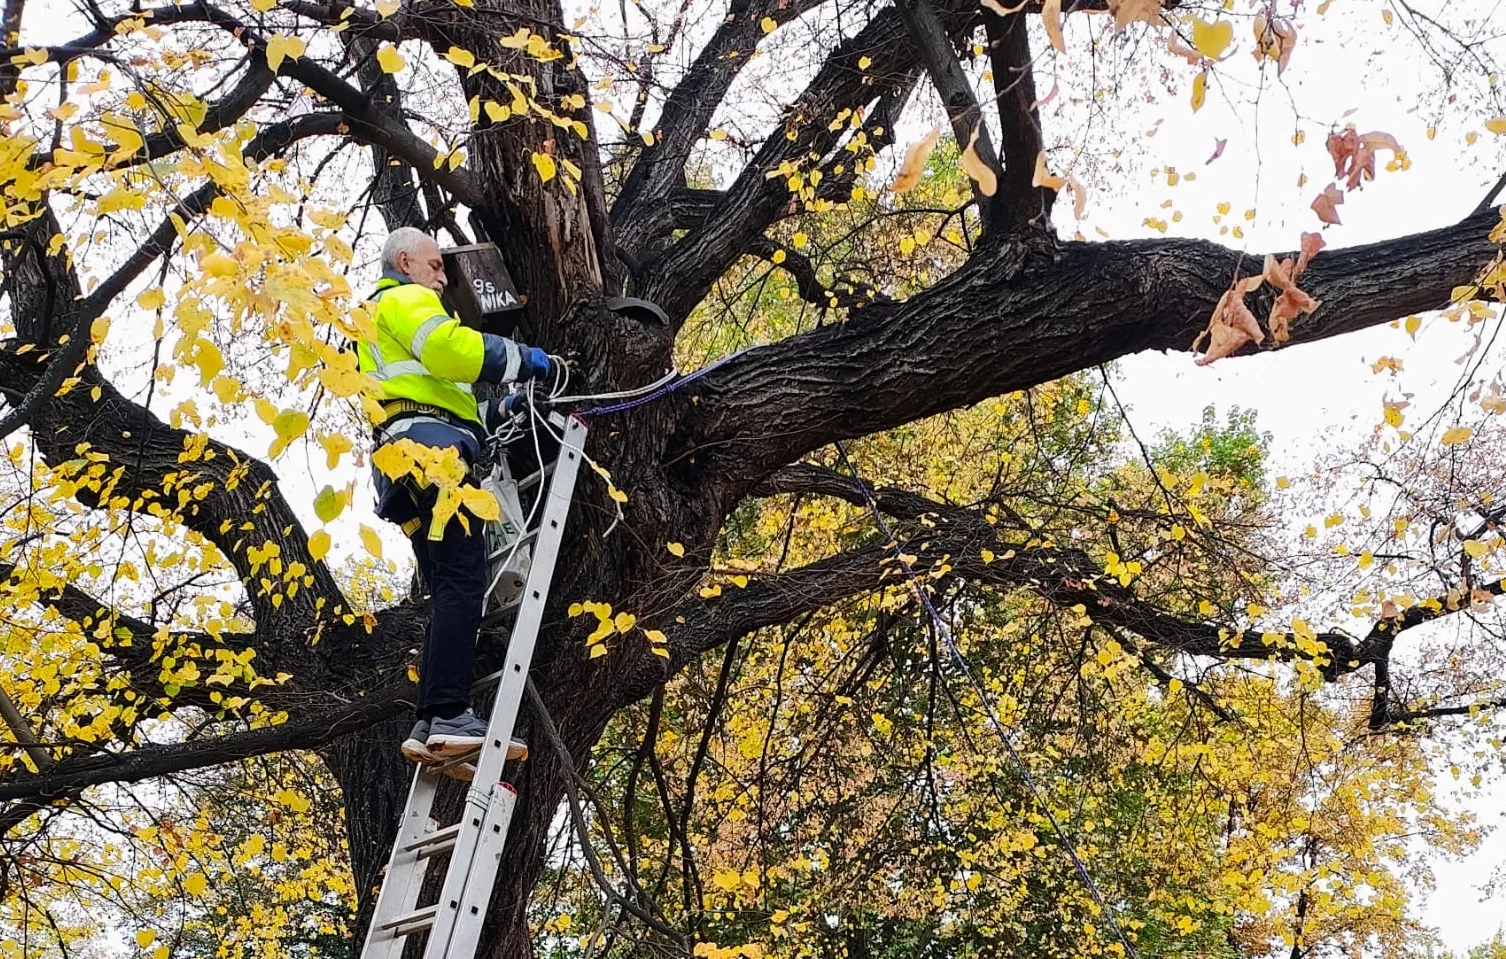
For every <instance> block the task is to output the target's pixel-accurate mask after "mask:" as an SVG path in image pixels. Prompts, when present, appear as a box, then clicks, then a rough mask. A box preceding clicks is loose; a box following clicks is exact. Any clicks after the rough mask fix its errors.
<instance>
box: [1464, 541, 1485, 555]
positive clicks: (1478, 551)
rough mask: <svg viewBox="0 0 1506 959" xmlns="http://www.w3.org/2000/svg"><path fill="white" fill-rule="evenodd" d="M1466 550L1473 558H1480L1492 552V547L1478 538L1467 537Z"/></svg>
mask: <svg viewBox="0 0 1506 959" xmlns="http://www.w3.org/2000/svg"><path fill="white" fill-rule="evenodd" d="M1464 551H1465V552H1466V553H1468V554H1469V555H1470V556H1471V557H1472V558H1473V559H1479V558H1480V557H1481V556H1484V555H1485V554H1486V553H1488V552H1490V547H1489V546H1486V545H1485V544H1484V543H1482V542H1480V541H1479V540H1477V539H1467V540H1465V541H1464Z"/></svg>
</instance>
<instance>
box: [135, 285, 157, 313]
mask: <svg viewBox="0 0 1506 959" xmlns="http://www.w3.org/2000/svg"><path fill="white" fill-rule="evenodd" d="M163 299H164V297H163V295H162V287H160V286H154V287H152V288H151V289H149V290H142V291H141V295H140V296H138V297H136V305H137V306H139V307H141V308H142V309H143V310H155V309H157V308H158V307H160V306H161V305H162V302H163Z"/></svg>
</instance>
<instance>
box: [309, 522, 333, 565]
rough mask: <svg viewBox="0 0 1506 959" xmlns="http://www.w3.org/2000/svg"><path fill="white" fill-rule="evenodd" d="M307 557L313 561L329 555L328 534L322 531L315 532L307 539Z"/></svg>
mask: <svg viewBox="0 0 1506 959" xmlns="http://www.w3.org/2000/svg"><path fill="white" fill-rule="evenodd" d="M309 555H310V556H312V557H314V559H323V558H324V557H325V556H327V555H329V534H328V533H326V532H325V531H324V530H322V529H320V530H315V531H314V535H312V536H310V537H309Z"/></svg>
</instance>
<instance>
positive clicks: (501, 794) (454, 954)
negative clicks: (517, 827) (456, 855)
mask: <svg viewBox="0 0 1506 959" xmlns="http://www.w3.org/2000/svg"><path fill="white" fill-rule="evenodd" d="M517 806H518V794H517V792H516V791H515V790H514V789H513V788H512V786H510V785H509V784H507V783H498V784H497V787H496V789H494V790H493V792H492V803H491V805H490V806H488V807H487V810H486V821H485V822H484V823H482V827H481V836H480V838H479V840H478V841H477V843H476V854H475V856H474V857H472V859H471V869H470V874H469V878H468V879H467V880H466V884H465V891H464V893H463V894H462V896H461V900H460V908H459V909H458V910H457V911H456V915H455V922H454V929H453V931H452V932H451V933H450V943H449V947H448V949H447V951H446V952H445V953H444V956H445V959H472V957H474V956H475V955H476V946H477V945H478V944H479V943H480V941H481V929H482V927H483V926H484V925H485V924H486V912H487V909H488V907H490V906H491V903H492V892H493V890H494V889H495V887H496V882H497V869H498V867H500V866H501V865H502V847H503V846H504V845H505V844H506V842H507V827H508V826H509V825H511V824H512V814H513V810H514V809H516V808H517Z"/></svg>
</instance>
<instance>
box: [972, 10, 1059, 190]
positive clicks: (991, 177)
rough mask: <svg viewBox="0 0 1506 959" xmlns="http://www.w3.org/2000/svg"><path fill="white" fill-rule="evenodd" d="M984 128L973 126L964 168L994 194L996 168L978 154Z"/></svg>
mask: <svg viewBox="0 0 1506 959" xmlns="http://www.w3.org/2000/svg"><path fill="white" fill-rule="evenodd" d="M1048 2H1049V0H1048ZM982 129H983V124H981V123H979V124H977V125H976V126H974V127H973V135H972V136H971V137H969V138H968V141H967V148H966V149H965V150H963V151H962V169H963V172H965V173H966V174H967V175H968V176H970V177H972V179H973V182H974V183H977V184H978V192H979V193H982V194H983V195H984V196H993V195H994V194H995V193H996V192H998V189H999V177H998V175H997V174H995V173H994V168H993V167H991V166H989V165H988V163H986V162H985V161H984V160H983V158H982V157H980V156H978V134H979V132H981V131H982Z"/></svg>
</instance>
